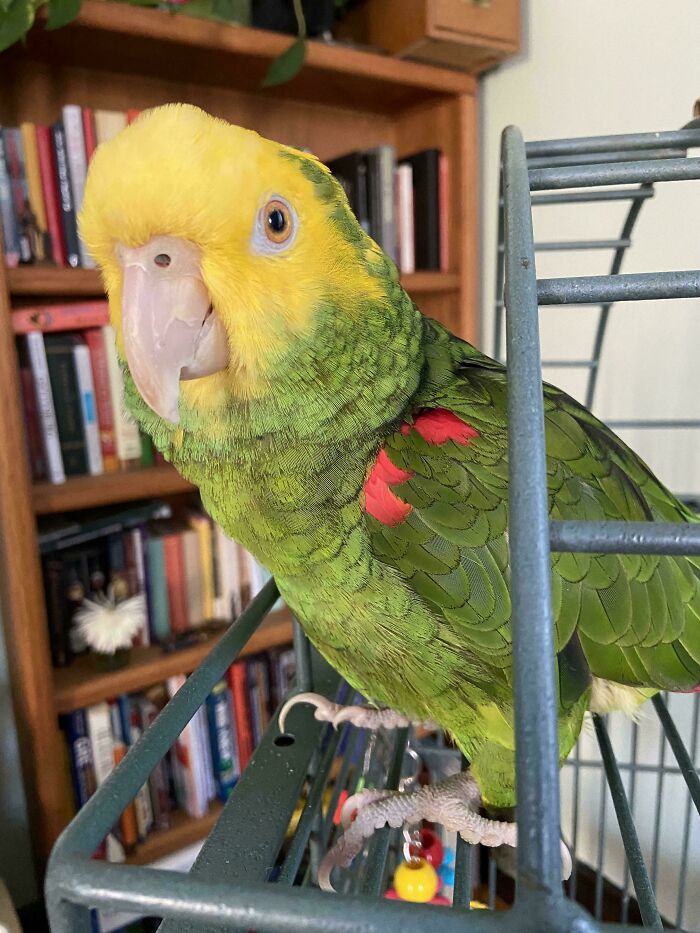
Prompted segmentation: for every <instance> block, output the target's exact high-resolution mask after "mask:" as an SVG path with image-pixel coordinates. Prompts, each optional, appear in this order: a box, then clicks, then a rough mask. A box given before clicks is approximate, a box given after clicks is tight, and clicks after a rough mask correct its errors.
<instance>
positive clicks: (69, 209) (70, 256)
mask: <svg viewBox="0 0 700 933" xmlns="http://www.w3.org/2000/svg"><path fill="white" fill-rule="evenodd" d="M51 135H52V141H53V148H54V155H55V163H56V187H57V189H58V196H59V204H60V206H61V224H62V227H63V242H64V243H65V246H66V261H67V263H68V265H69V266H70V267H71V268H73V269H76V268H77V267H78V266H79V265H80V247H79V244H78V228H77V226H76V222H75V205H74V203H73V194H72V189H71V181H70V170H69V168H68V155H67V153H66V137H65V134H64V132H63V125H62V124H61V123H60V122H59V123H54V125H53V126H52V127H51Z"/></svg>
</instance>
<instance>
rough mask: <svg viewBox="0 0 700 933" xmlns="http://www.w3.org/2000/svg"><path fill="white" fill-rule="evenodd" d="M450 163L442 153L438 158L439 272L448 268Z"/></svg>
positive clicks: (447, 270) (446, 270)
mask: <svg viewBox="0 0 700 933" xmlns="http://www.w3.org/2000/svg"><path fill="white" fill-rule="evenodd" d="M449 210H450V163H449V159H448V157H447V156H446V155H445V154H444V153H442V152H441V153H440V156H439V158H438V212H439V223H440V272H449V270H450V241H449V235H450V224H449Z"/></svg>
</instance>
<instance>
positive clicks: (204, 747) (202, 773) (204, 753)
mask: <svg viewBox="0 0 700 933" xmlns="http://www.w3.org/2000/svg"><path fill="white" fill-rule="evenodd" d="M205 706H206V704H205ZM205 706H202V707H200V708H199V709H198V710H197V712H196V713H195V714H194V717H193V719H192V722H193V723H194V727H195V733H196V736H197V749H198V754H197V780H198V781H200V782H201V786H202V792H203V794H204V798H205V800H206V801H207V805H208V804H209V801H210V800H213V799H214V798H215V797H216V780H215V779H214V762H213V760H212V757H211V745H210V744H209V727H208V725H207V712H206V709H205Z"/></svg>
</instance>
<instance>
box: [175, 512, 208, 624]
mask: <svg viewBox="0 0 700 933" xmlns="http://www.w3.org/2000/svg"><path fill="white" fill-rule="evenodd" d="M180 534H181V538H182V559H183V568H184V574H185V592H186V594H187V627H188V628H196V627H197V626H199V625H201V624H202V623H203V622H204V616H203V614H202V607H203V603H204V600H203V588H202V563H201V559H200V552H199V540H198V536H197V531H196V530H195V529H194V528H183V529H182V531H181V532H180Z"/></svg>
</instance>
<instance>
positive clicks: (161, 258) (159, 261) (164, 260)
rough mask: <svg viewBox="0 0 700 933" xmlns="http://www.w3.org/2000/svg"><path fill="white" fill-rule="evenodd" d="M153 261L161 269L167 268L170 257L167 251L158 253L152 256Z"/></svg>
mask: <svg viewBox="0 0 700 933" xmlns="http://www.w3.org/2000/svg"><path fill="white" fill-rule="evenodd" d="M153 262H154V263H155V264H156V265H157V266H159V267H160V268H161V269H167V268H168V266H169V265H170V263H171V259H170V256H168V254H167V253H158V255H157V256H155V257H154V259H153Z"/></svg>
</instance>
